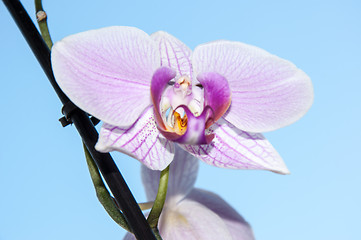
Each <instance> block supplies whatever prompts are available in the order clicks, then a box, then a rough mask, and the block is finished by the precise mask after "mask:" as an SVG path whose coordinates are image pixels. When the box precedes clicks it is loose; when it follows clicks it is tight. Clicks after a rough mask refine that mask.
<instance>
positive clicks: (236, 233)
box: [187, 188, 254, 240]
mask: <svg viewBox="0 0 361 240" xmlns="http://www.w3.org/2000/svg"><path fill="white" fill-rule="evenodd" d="M187 199H191V200H193V201H196V202H198V203H200V204H202V205H203V206H205V207H207V208H208V209H209V210H211V211H213V212H214V213H216V214H217V215H218V216H219V217H221V218H222V220H223V221H224V222H225V224H226V225H227V228H228V230H229V231H230V233H231V235H232V237H233V239H237V240H254V235H253V232H252V229H251V227H250V226H249V224H248V223H247V222H246V221H245V220H244V218H243V217H242V216H241V215H239V213H237V212H236V210H234V209H233V208H232V207H231V206H230V205H229V204H228V203H227V202H226V201H224V200H223V199H222V198H221V197H220V196H218V195H217V194H214V193H212V192H208V191H205V190H202V189H196V188H195V189H193V190H192V191H191V192H190V194H189V195H188V196H187Z"/></svg>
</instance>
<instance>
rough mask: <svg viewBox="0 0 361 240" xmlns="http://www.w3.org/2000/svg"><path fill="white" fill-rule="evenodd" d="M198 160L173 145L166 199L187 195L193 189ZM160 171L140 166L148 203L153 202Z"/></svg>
mask: <svg viewBox="0 0 361 240" xmlns="http://www.w3.org/2000/svg"><path fill="white" fill-rule="evenodd" d="M198 165H199V160H198V159H197V158H195V157H194V156H192V155H191V154H189V153H188V152H186V151H184V150H183V149H181V148H180V147H179V146H177V144H176V145H175V154H174V160H173V161H172V163H171V165H170V167H169V179H168V191H167V198H169V197H174V196H182V197H184V196H185V195H187V194H188V193H189V192H190V191H191V190H192V188H193V186H194V183H195V181H196V178H197V174H198ZM159 176H160V171H153V170H150V169H149V168H147V167H145V166H142V181H143V186H144V189H145V192H146V195H147V199H148V201H154V199H155V197H156V195H157V191H158V184H159Z"/></svg>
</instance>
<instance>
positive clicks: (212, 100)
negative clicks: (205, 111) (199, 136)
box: [197, 72, 231, 128]
mask: <svg viewBox="0 0 361 240" xmlns="http://www.w3.org/2000/svg"><path fill="white" fill-rule="evenodd" d="M197 79H198V81H199V82H200V83H201V84H202V86H203V88H204V101H205V106H210V107H211V109H212V110H213V113H214V116H213V121H214V122H216V121H217V120H218V119H219V118H220V117H222V116H223V114H224V113H225V112H226V111H227V109H228V108H229V106H230V104H231V90H230V88H229V85H228V82H227V79H226V78H225V77H223V76H222V75H220V74H218V73H215V72H205V73H201V74H199V75H198V76H197ZM211 124H212V123H209V124H207V126H206V128H208V127H210V125H211Z"/></svg>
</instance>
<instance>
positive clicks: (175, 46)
mask: <svg viewBox="0 0 361 240" xmlns="http://www.w3.org/2000/svg"><path fill="white" fill-rule="evenodd" d="M150 37H151V38H152V39H153V40H154V41H155V42H156V43H157V46H158V49H159V52H160V56H161V65H162V66H165V67H170V68H172V69H174V70H175V71H176V72H177V78H179V77H181V76H185V75H186V76H189V77H190V78H191V79H192V74H193V70H192V63H191V55H192V50H191V49H190V48H188V47H187V46H186V45H185V44H184V43H183V42H181V41H179V40H178V39H177V38H175V37H173V36H172V35H170V34H169V33H166V32H163V31H159V32H156V33H153V34H152V35H150Z"/></svg>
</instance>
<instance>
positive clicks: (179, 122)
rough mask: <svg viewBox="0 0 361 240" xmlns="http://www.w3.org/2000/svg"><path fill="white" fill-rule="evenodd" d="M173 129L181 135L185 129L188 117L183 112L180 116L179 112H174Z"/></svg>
mask: <svg viewBox="0 0 361 240" xmlns="http://www.w3.org/2000/svg"><path fill="white" fill-rule="evenodd" d="M173 115H174V129H173V130H174V131H175V132H176V133H177V134H179V135H183V134H184V133H185V132H186V131H187V124H188V118H187V115H186V114H185V115H184V117H183V118H182V117H181V116H180V114H179V113H177V112H174V113H173Z"/></svg>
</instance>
